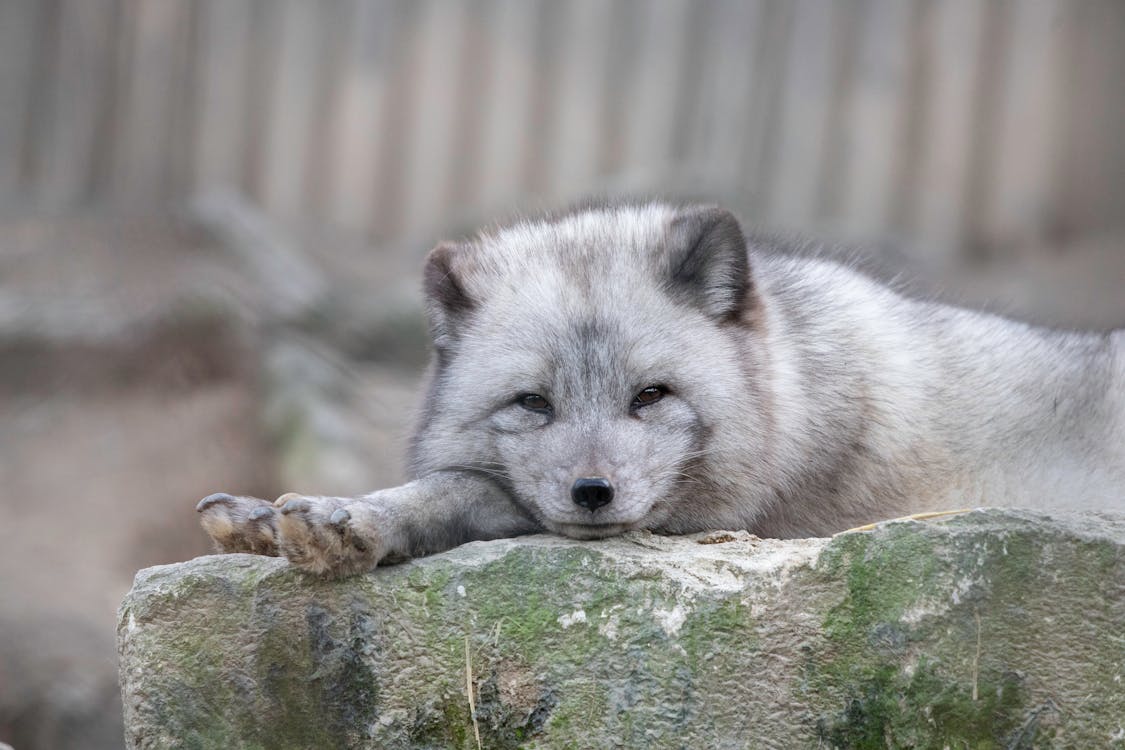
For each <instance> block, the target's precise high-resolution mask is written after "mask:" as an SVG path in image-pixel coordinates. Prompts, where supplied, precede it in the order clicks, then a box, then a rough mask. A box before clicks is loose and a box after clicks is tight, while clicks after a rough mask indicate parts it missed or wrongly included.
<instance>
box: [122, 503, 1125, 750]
mask: <svg viewBox="0 0 1125 750" xmlns="http://www.w3.org/2000/svg"><path fill="white" fill-rule="evenodd" d="M1123 549H1125V516H1120V515H1116V516H1111V515H1099V514H1085V515H1082V516H1068V515H1054V516H1045V515H1039V514H1031V513H1025V512H1017V511H998V510H990V511H975V512H972V513H969V514H965V515H961V516H954V517H949V518H946V519H943V520H941V521H938V522H917V521H906V522H894V523H889V524H885V525H882V526H880V527H878V528H876V529H875V530H873V531H868V532H859V533H850V534H846V535H842V536H838V537H836V538H835V539H832V540H828V539H811V540H798V541H768V540H759V539H757V538H754V537H751V536H749V535H746V534H744V533H717V534H710V535H697V536H693V537H657V536H651V535H644V534H636V535H629V536H626V537H622V538H617V539H610V540H606V541H601V542H574V541H569V540H565V539H560V538H555V537H547V536H540V537H525V538H522V539H518V540H503V541H497V542H487V543H474V544H469V545H465V546H463V547H461V548H458V549H456V550H453V551H451V552H449V553H446V554H443V555H437V556H434V557H430V558H426V559H421V560H416V561H413V562H410V563H407V564H403V565H398V566H393V567H386V568H381V569H379V570H378V571H376V572H374V573H372V574H370V575H367V576H361V577H357V578H353V579H349V580H344V581H323V580H317V579H312V578H309V577H306V576H304V575H301V574H299V573H298V572H297V571H295V570H293V569H291V568H290V567H289V566H288V565H287V563H285V562H284V561H282V560H277V559H271V558H261V557H252V556H247V555H226V556H216V557H204V558H198V559H196V560H192V561H190V562H186V563H182V564H177V565H167V566H161V567H155V568H149V569H146V570H143V571H141V572H140V573H139V574H138V575H137V578H136V583H135V585H134V587H133V590H132V591H131V593H130V594H129V595H128V597H127V598H126V599H125V601H124V603H123V604H122V606H121V609H120V613H119V615H120V617H119V624H118V647H119V651H120V656H121V662H120V663H121V680H122V691H123V697H124V703H125V721H126V728H127V729H126V734H127V742H128V745H129V747H133V748H164V747H183V748H196V747H198V748H204V747H215V748H220V747H221V748H241V747H245V748H335V747H361V748H408V747H410V748H413V747H420V748H424V747H433V748H476V747H485V748H511V747H536V748H547V747H551V748H555V747H558V748H563V747H575V748H612V747H622V748H665V747H668V748H671V747H676V748H680V747H692V748H695V747H698V748H742V747H769V748H800V747H880V748H882V747H934V748H941V747H957V748H960V747H973V748H985V747H1005V748H1025V747H1026V748H1031V747H1125V553H1123ZM469 685H471V686H472V690H471V693H470V691H469V688H468V686H469ZM470 695H471V700H472V704H473V706H474V708H473V709H470Z"/></svg>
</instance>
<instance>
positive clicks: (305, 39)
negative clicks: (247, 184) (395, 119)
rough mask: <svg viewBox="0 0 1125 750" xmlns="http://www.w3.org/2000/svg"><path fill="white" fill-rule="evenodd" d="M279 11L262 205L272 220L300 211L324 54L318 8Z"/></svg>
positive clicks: (289, 0) (292, 1)
mask: <svg viewBox="0 0 1125 750" xmlns="http://www.w3.org/2000/svg"><path fill="white" fill-rule="evenodd" d="M277 11H278V13H279V18H278V23H279V26H278V34H277V36H276V43H277V44H278V50H277V57H276V60H277V67H276V71H275V74H274V76H273V78H272V83H273V90H272V94H271V98H270V109H269V113H270V114H269V120H270V128H269V129H268V130H267V131H266V136H265V149H264V152H263V154H264V158H263V161H262V183H261V189H262V205H263V206H264V207H265V208H266V210H267V211H268V212H270V213H271V214H272V215H274V216H276V217H280V218H283V219H296V218H299V217H300V216H301V214H302V212H303V209H304V199H305V190H304V185H305V175H306V173H307V169H308V162H309V159H310V158H311V156H312V155H311V154H310V153H309V148H308V145H309V141H310V130H311V127H312V120H313V118H314V117H316V116H319V113H317V112H314V107H315V104H316V84H317V82H318V75H317V71H318V66H319V65H320V63H321V60H322V59H323V53H324V50H322V49H321V40H322V36H321V34H320V33H319V32H320V27H321V23H322V22H323V19H324V14H323V12H322V7H321V6H319V5H318V4H315V3H310V2H307V0H285V1H284V2H282V3H280V4H279V5H278V6H277Z"/></svg>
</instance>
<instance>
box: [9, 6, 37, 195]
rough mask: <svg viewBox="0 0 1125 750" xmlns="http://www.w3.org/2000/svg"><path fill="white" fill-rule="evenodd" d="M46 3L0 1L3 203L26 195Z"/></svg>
mask: <svg viewBox="0 0 1125 750" xmlns="http://www.w3.org/2000/svg"><path fill="white" fill-rule="evenodd" d="M44 5H45V3H39V2H37V0H7V2H0V206H7V205H10V204H11V202H13V201H15V200H16V199H17V197H26V196H25V195H23V188H24V181H23V160H24V156H23V155H24V152H25V149H26V148H28V147H29V146H28V144H27V142H26V141H25V137H26V136H27V135H29V133H28V132H27V131H28V118H29V116H30V107H31V102H32V92H33V86H34V85H35V80H34V78H33V77H32V73H33V70H34V68H35V55H36V48H37V43H39V44H41V43H42V41H43V40H42V39H40V38H39V37H38V36H37V29H38V27H39V17H40V13H41V12H42V8H43V6H44Z"/></svg>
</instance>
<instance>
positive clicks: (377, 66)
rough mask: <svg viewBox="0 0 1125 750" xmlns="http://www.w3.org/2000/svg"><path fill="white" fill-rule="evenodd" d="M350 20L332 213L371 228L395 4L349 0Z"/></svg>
mask: <svg viewBox="0 0 1125 750" xmlns="http://www.w3.org/2000/svg"><path fill="white" fill-rule="evenodd" d="M346 14H347V15H348V16H350V18H351V23H350V24H349V27H348V32H347V34H346V35H345V36H344V37H343V38H342V39H341V40H340V43H341V44H342V45H343V47H344V62H343V71H342V75H341V80H340V87H341V94H340V97H339V99H338V100H337V106H338V107H339V110H338V112H337V115H336V117H335V118H334V120H333V125H334V134H333V136H332V140H333V141H334V144H335V146H334V148H333V150H332V151H330V158H331V159H332V160H333V179H332V180H331V181H330V182H329V184H328V187H327V191H328V194H329V201H328V203H329V211H330V216H331V217H332V218H333V220H335V221H336V222H338V223H339V224H340V225H341V226H343V227H345V228H347V229H349V230H352V231H363V232H366V231H368V230H370V228H371V223H372V218H373V217H372V212H373V209H374V206H375V202H376V190H377V187H378V184H379V183H378V179H377V176H378V174H379V172H380V168H381V163H380V156H381V154H382V153H383V148H382V142H383V140H384V139H385V138H386V135H387V127H386V119H387V118H386V111H385V108H386V107H389V106H390V102H388V101H387V98H386V97H387V91H388V78H389V77H390V76H391V75H392V70H391V63H392V58H391V55H390V51H391V49H392V46H393V44H394V39H395V36H396V33H397V31H398V26H397V21H398V15H397V14H396V13H395V12H394V8H393V7H391V6H388V5H386V4H384V3H377V2H372V1H371V0H350V2H349V3H348V7H347V9H346Z"/></svg>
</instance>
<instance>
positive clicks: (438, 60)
mask: <svg viewBox="0 0 1125 750" xmlns="http://www.w3.org/2000/svg"><path fill="white" fill-rule="evenodd" d="M422 5H423V7H422V9H421V12H422V18H421V25H420V27H419V28H418V33H417V36H416V37H415V38H414V50H413V53H412V54H414V55H415V56H416V59H417V60H418V69H417V76H418V77H417V79H415V80H414V81H413V82H412V84H411V85H413V86H415V87H416V91H417V97H416V98H415V100H414V102H413V104H414V113H413V127H412V128H411V131H410V134H409V140H408V142H407V145H408V154H407V161H406V164H407V167H406V170H405V172H404V175H405V176H406V178H407V179H406V182H405V184H404V185H403V188H404V189H405V191H406V193H405V197H406V202H405V206H404V217H403V223H402V225H401V228H402V230H403V231H405V232H406V233H407V234H408V235H411V234H427V235H428V234H433V233H434V231H435V230H436V228H437V226H438V225H439V224H440V223H441V217H442V215H443V214H444V210H445V205H444V198H445V196H446V195H448V190H449V181H450V176H451V165H452V163H453V145H454V141H455V137H454V132H455V131H456V129H457V128H458V127H460V123H459V122H458V121H457V115H458V111H457V95H458V90H459V88H460V84H461V80H462V73H463V71H460V70H459V65H460V62H461V51H462V48H463V45H464V41H465V33H466V26H467V22H468V15H467V12H468V5H466V4H465V3H460V2H458V3H447V2H445V0H425V2H424V3H423V4H422Z"/></svg>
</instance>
